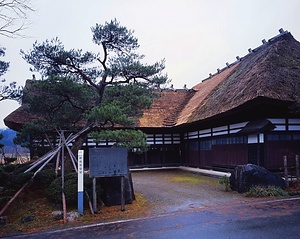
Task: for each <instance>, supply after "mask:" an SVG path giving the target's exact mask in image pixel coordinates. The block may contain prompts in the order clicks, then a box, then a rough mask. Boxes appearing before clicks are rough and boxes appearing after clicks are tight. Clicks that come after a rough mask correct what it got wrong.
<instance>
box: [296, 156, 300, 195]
mask: <svg viewBox="0 0 300 239" xmlns="http://www.w3.org/2000/svg"><path fill="white" fill-rule="evenodd" d="M296 178H297V184H298V190H300V172H299V155H296Z"/></svg>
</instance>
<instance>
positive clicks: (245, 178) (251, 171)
mask: <svg viewBox="0 0 300 239" xmlns="http://www.w3.org/2000/svg"><path fill="white" fill-rule="evenodd" d="M229 179H230V187H231V189H232V190H234V191H238V192H239V193H244V192H247V191H248V190H249V189H250V188H251V187H253V186H258V185H259V186H275V187H280V188H282V189H285V182H284V180H283V179H282V178H280V177H278V176H277V175H275V174H273V173H271V172H270V171H268V170H267V169H265V168H263V167H260V166H258V165H255V164H246V165H239V166H237V167H236V168H235V169H234V171H233V172H232V173H231V176H230V178H229Z"/></svg>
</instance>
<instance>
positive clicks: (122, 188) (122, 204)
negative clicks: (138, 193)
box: [121, 176, 125, 212]
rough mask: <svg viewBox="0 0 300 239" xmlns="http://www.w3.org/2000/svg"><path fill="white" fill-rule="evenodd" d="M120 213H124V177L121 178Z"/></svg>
mask: <svg viewBox="0 0 300 239" xmlns="http://www.w3.org/2000/svg"><path fill="white" fill-rule="evenodd" d="M121 211H122V212H124V211H125V197H124V176H122V177H121Z"/></svg>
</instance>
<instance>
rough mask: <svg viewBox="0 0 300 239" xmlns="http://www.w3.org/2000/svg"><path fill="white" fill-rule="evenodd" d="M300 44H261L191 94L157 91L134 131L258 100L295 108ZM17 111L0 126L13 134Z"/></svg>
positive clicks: (279, 40)
mask: <svg viewBox="0 0 300 239" xmlns="http://www.w3.org/2000/svg"><path fill="white" fill-rule="evenodd" d="M299 89H300V43H299V42H298V41H296V40H295V39H294V38H293V36H292V35H291V33H289V32H288V31H283V30H282V29H281V30H280V34H279V35H277V36H275V37H273V38H271V39H269V40H268V41H265V40H263V44H262V45H260V46H259V47H257V48H255V49H253V50H251V49H249V53H248V54H247V55H246V56H244V57H237V60H236V61H235V62H233V63H231V64H228V63H227V64H226V67H224V68H222V69H218V72H217V73H215V74H213V75H210V76H209V77H208V78H207V79H205V80H203V81H202V82H200V83H199V84H197V85H195V86H194V87H193V88H192V89H189V90H188V89H181V90H174V89H168V90H166V89H165V90H161V91H160V92H159V97H157V98H155V99H154V102H153V104H152V106H151V108H150V109H147V110H145V111H144V113H143V115H142V116H141V117H140V118H139V119H138V121H137V127H143V128H145V127H146V128H148V127H150V128H153V127H155V128H161V127H174V126H180V125H184V124H189V123H193V122H198V121H201V120H204V119H209V118H211V117H214V116H217V115H220V114H222V113H224V112H228V111H230V110H233V109H235V108H237V107H240V106H241V105H243V104H245V103H246V102H249V101H251V100H254V99H257V98H258V97H264V98H268V99H274V100H282V101H298V102H300V99H299V98H300V94H299ZM22 107H23V106H21V107H20V108H19V109H17V110H15V111H14V112H12V113H11V114H10V115H8V116H7V117H6V118H5V120H4V122H5V124H6V125H7V126H8V127H10V128H12V129H15V130H18V129H19V128H20V126H21V125H22V124H24V123H25V122H26V121H28V120H31V118H30V116H25V115H24V111H22Z"/></svg>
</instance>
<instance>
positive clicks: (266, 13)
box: [0, 0, 300, 128]
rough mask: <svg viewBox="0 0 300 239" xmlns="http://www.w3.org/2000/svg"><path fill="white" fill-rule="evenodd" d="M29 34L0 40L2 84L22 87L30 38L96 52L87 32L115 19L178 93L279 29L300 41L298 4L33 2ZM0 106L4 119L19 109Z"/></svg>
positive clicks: (239, 0) (268, 0)
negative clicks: (4, 68)
mask: <svg viewBox="0 0 300 239" xmlns="http://www.w3.org/2000/svg"><path fill="white" fill-rule="evenodd" d="M31 3H32V7H33V8H34V9H36V11H35V12H34V13H30V14H29V21H30V22H31V25H30V26H29V28H28V29H27V30H25V31H24V32H23V34H25V35H26V36H27V37H26V38H18V39H10V38H5V37H2V36H0V44H1V46H3V47H6V56H5V57H4V58H2V60H6V61H9V62H10V69H9V72H8V73H6V74H5V75H4V78H5V79H6V80H7V82H11V81H17V82H18V84H19V85H24V83H25V80H26V79H29V78H31V77H32V72H30V71H29V67H30V66H29V65H28V64H27V63H26V62H25V61H24V60H23V59H22V58H21V56H20V53H19V52H20V49H23V50H25V51H28V50H30V49H31V48H32V44H33V43H34V42H35V41H38V42H42V41H44V40H46V39H52V38H54V37H58V38H59V39H60V40H61V41H62V42H63V43H64V45H65V47H66V48H67V49H70V48H75V49H83V50H84V51H86V50H92V51H97V49H98V48H97V46H96V45H95V44H93V43H92V33H91V30H90V28H91V27H92V26H94V25H95V24H96V23H99V24H104V23H105V21H110V20H112V19H114V18H116V19H117V20H118V21H120V23H121V25H123V26H126V27H127V28H128V29H131V30H134V31H135V36H136V37H137V38H138V39H139V44H140V48H139V53H141V54H144V55H146V58H145V60H146V61H147V62H148V63H149V64H151V63H154V62H155V61H159V60H161V59H163V58H165V59H166V69H165V73H167V74H168V76H169V78H171V79H172V84H173V85H174V87H175V88H183V85H184V84H186V85H187V87H188V88H191V87H193V86H194V85H196V84H197V83H199V82H201V81H202V80H203V79H205V78H207V77H208V75H209V73H215V72H216V71H217V68H223V67H225V64H226V62H229V63H232V62H234V61H235V60H236V56H244V55H246V54H247V52H248V48H252V49H253V48H255V47H257V46H259V45H261V44H262V43H261V41H262V39H266V40H268V39H270V38H272V37H273V36H275V35H277V34H278V33H279V32H278V30H279V29H280V28H283V29H284V30H288V31H290V32H291V33H292V35H293V36H294V38H295V39H296V40H300V27H299V23H300V14H299V9H300V1H299V0H251V1H249V0H226V1H224V0H185V1H182V0H143V1H141V0H126V1H124V0H102V1H99V0H32V1H31ZM18 106H19V105H18V103H16V102H14V101H2V102H0V128H4V127H5V125H4V123H3V118H5V116H7V115H8V114H9V113H10V112H12V111H13V110H15V109H16V108H17V107H18Z"/></svg>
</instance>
